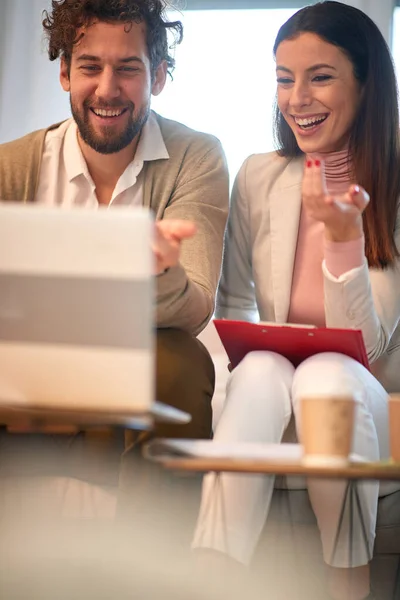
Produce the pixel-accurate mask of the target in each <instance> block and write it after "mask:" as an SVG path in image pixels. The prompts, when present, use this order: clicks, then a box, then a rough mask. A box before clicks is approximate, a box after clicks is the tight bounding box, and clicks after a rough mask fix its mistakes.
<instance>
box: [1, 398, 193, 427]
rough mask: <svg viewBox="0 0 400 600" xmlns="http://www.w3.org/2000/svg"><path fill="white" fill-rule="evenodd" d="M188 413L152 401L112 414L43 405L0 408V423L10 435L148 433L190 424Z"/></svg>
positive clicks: (111, 412)
mask: <svg viewBox="0 0 400 600" xmlns="http://www.w3.org/2000/svg"><path fill="white" fill-rule="evenodd" d="M190 419H191V417H190V415H189V414H188V413H185V412H183V411H181V410H178V409H176V408H173V407H171V406H167V405H166V404H162V403H161V402H154V404H153V406H152V407H151V408H150V409H149V410H147V411H140V410H132V411H130V412H127V411H125V412H113V411H111V410H110V411H108V410H107V411H106V410H96V411H95V410H79V409H66V408H57V407H54V408H51V409H50V408H48V407H43V406H17V405H15V404H9V405H7V404H1V405H0V423H2V424H4V425H5V426H6V427H7V429H8V430H9V431H10V432H13V431H14V432H20V433H28V432H33V433H52V434H57V433H65V434H68V433H71V434H74V433H76V432H77V431H81V430H83V429H84V430H90V429H107V428H110V427H121V428H124V429H133V430H151V428H152V427H153V424H154V423H155V422H158V421H162V422H164V423H175V424H185V423H188V422H189V421H190Z"/></svg>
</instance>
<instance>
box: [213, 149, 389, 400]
mask: <svg viewBox="0 0 400 600" xmlns="http://www.w3.org/2000/svg"><path fill="white" fill-rule="evenodd" d="M303 169H304V158H303V157H300V158H296V159H292V160H288V159H286V158H282V157H279V156H278V155H277V154H276V152H271V153H268V154H258V155H253V156H250V157H249V158H248V159H247V160H246V161H245V162H244V164H243V166H242V167H241V169H240V171H239V173H238V175H237V178H236V181H235V185H234V188H233V192H232V201H231V209H230V217H229V221H228V228H227V231H226V236H225V250H224V261H223V267H222V277H221V281H220V286H219V291H218V296H217V309H216V315H217V317H218V318H228V319H239V320H246V321H258V320H259V319H261V320H262V321H275V322H277V323H284V322H286V320H287V317H288V313H289V305H290V294H291V286H292V276H293V267H294V260H295V254H296V244H297V235H298V229H299V221H300V211H301V184H302V178H303ZM395 235H396V243H397V246H398V248H400V213H399V215H398V218H397V223H396V233H395ZM321 268H322V270H323V276H324V298H325V320H326V325H327V327H341V328H349V329H361V331H362V333H363V337H364V341H365V345H366V349H367V354H368V358H369V361H370V364H371V370H372V372H373V373H374V375H375V376H376V377H377V379H378V380H379V381H380V382H381V383H382V385H383V386H384V387H385V389H386V390H387V391H388V392H400V326H399V320H400V259H397V260H396V263H395V265H394V266H393V267H391V268H389V269H385V270H383V271H382V270H379V269H375V268H374V269H368V265H367V261H366V260H365V263H364V265H363V266H362V267H359V268H357V269H353V270H352V271H349V272H348V273H345V274H343V275H341V276H340V277H339V278H336V277H333V276H332V275H331V274H330V273H329V271H328V270H327V269H326V267H325V264H324V263H323V264H322V266H321Z"/></svg>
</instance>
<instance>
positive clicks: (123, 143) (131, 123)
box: [70, 97, 150, 154]
mask: <svg viewBox="0 0 400 600" xmlns="http://www.w3.org/2000/svg"><path fill="white" fill-rule="evenodd" d="M70 103H71V112H72V116H73V117H74V120H75V122H76V124H77V126H78V131H79V134H80V136H81V138H82V140H83V141H84V142H85V143H86V144H87V145H88V146H90V147H91V148H92V149H93V150H95V151H96V152H99V153H100V154H115V153H116V152H120V150H123V149H124V148H126V147H127V146H129V144H130V143H131V142H132V141H133V140H134V138H135V137H136V136H137V135H138V134H139V133H140V131H141V130H142V127H143V125H144V124H145V123H146V121H147V119H148V117H149V113H150V105H149V104H146V105H145V106H143V107H142V108H141V110H140V111H139V113H138V114H137V115H136V116H134V110H135V105H134V104H133V103H132V102H130V103H129V105H128V106H127V107H126V106H124V107H121V106H120V105H114V106H113V105H112V103H111V104H107V106H101V104H99V103H97V104H96V108H99V109H100V108H103V109H112V108H115V109H119V108H126V109H127V111H128V112H129V118H128V122H127V124H126V127H125V129H124V130H123V131H122V132H120V133H117V132H115V127H114V126H113V125H111V126H109V127H103V134H102V135H98V134H97V133H96V131H95V129H94V127H93V126H92V125H91V123H90V119H89V111H90V109H91V106H92V105H91V103H90V102H89V101H85V102H84V104H83V110H79V109H78V108H77V107H76V106H75V105H74V103H73V102H72V97H71V98H70Z"/></svg>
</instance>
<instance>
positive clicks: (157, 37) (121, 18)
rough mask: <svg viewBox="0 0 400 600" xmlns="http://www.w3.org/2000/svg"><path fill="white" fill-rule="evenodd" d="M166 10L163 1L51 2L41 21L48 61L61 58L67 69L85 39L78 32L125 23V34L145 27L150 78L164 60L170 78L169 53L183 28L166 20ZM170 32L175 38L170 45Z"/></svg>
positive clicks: (60, 0)
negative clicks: (136, 26) (135, 27)
mask: <svg viewBox="0 0 400 600" xmlns="http://www.w3.org/2000/svg"><path fill="white" fill-rule="evenodd" d="M168 6H169V5H168V3H167V1H166V0H52V10H51V13H49V12H48V11H47V10H45V11H43V17H44V18H43V21H42V24H43V28H44V30H45V34H46V38H47V42H48V54H49V58H50V60H52V61H53V60H56V59H57V58H60V57H63V58H64V59H65V61H66V63H67V65H68V67H69V66H70V64H71V57H72V50H73V47H74V45H75V44H77V43H78V42H79V41H80V40H81V39H82V37H83V35H84V33H80V34H79V33H78V32H79V29H80V28H81V27H88V26H90V25H91V24H93V23H94V22H96V21H100V22H106V23H125V24H126V28H127V31H129V27H131V26H132V23H145V24H146V29H147V47H148V52H149V57H150V65H151V72H152V75H154V74H155V72H156V69H157V67H158V66H159V65H160V63H161V62H162V61H163V60H165V61H166V62H167V66H168V73H169V74H170V75H171V73H172V71H173V70H174V67H175V60H174V58H173V57H172V56H171V55H170V52H169V51H170V50H171V49H172V48H174V47H175V45H176V44H180V42H181V41H182V37H183V26H182V23H181V22H180V21H168V20H167V18H166V9H167V8H168ZM169 31H171V32H172V34H173V37H174V39H173V42H172V44H171V45H169V44H168V35H167V34H168V32H169Z"/></svg>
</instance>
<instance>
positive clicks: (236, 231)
mask: <svg viewBox="0 0 400 600" xmlns="http://www.w3.org/2000/svg"><path fill="white" fill-rule="evenodd" d="M248 164H249V159H247V160H246V161H245V162H244V164H243V166H242V167H241V169H240V171H239V173H238V175H237V177H236V180H235V183H234V186H233V190H232V196H231V206H230V213H229V219H228V226H227V230H226V235H225V245H224V258H223V265H222V276H221V281H220V284H219V288H218V294H217V308H216V316H217V317H218V318H225V319H235V320H245V321H253V322H257V321H258V320H259V319H258V310H257V304H256V297H255V289H254V282H253V272H252V260H251V254H252V252H251V246H252V235H251V230H250V218H249V210H250V206H249V203H248V198H247V194H246V177H247V169H248Z"/></svg>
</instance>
